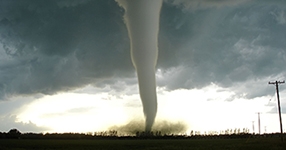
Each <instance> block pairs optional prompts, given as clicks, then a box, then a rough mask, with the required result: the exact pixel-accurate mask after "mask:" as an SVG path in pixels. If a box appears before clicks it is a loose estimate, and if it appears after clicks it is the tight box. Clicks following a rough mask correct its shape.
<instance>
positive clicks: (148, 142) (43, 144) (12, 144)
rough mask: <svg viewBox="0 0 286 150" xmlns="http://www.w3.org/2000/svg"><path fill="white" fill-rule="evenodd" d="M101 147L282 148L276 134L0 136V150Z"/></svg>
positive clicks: (87, 149) (283, 144)
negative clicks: (215, 136) (247, 136)
mask: <svg viewBox="0 0 286 150" xmlns="http://www.w3.org/2000/svg"><path fill="white" fill-rule="evenodd" d="M33 149H34V150H94V149H96V150H100V149H110V150H114V149H124V150H128V149H132V150H133V149H139V150H157V149H168V150H175V149H176V150H177V149H181V150H184V149H192V150H203V149H211V150H216V149H217V150H221V149H229V150H238V149H239V150H245V149H251V150H261V149H267V150H285V149H286V141H284V142H282V141H281V140H280V139H279V138H251V139H100V140H98V139H97V140H94V139H90V140H87V139H85V140H83V139H82V140H48V139H45V140H43V139H41V140H40V139H34V140H31V139H1V140H0V150H33Z"/></svg>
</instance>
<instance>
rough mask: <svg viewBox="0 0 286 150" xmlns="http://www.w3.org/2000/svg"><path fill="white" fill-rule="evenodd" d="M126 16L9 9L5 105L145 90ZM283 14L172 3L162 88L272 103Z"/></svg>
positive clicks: (69, 8)
mask: <svg viewBox="0 0 286 150" xmlns="http://www.w3.org/2000/svg"><path fill="white" fill-rule="evenodd" d="M123 13H124V11H123V9H122V8H120V7H119V6H118V5H117V3H116V2H115V1H114V0H98V1H89V0H85V1H76V0H74V1H66V0H60V1H59V0H50V1H44V0H26V1H21V0H13V1H9V0H3V1H1V2H0V99H1V100H5V99H9V97H11V96H14V95H33V94H39V93H41V94H55V93H59V92H64V91H70V90H74V89H78V88H82V87H86V86H87V85H91V86H94V87H97V88H105V87H111V88H112V87H114V90H116V91H118V92H124V90H123V89H122V88H127V85H134V84H137V83H136V82H135V81H136V80H134V78H135V69H134V68H133V66H132V62H131V59H130V54H129V49H130V47H129V45H130V43H129V39H128V33H127V29H126V27H125V25H124V22H123V21H122V16H123ZM285 13H286V3H285V2H283V1H271V2H268V1H264V2H260V1H258V0H251V1H243V2H239V3H238V2H236V1H217V2H210V1H207V0H206V1H203V2H198V1H195V0H194V1H183V0H172V1H170V0H167V1H164V3H163V6H162V10H161V18H160V32H159V39H158V41H159V55H158V62H157V69H158V70H157V84H158V86H159V87H163V88H165V89H166V90H175V89H182V88H184V89H192V88H203V87H205V86H208V85H210V84H216V85H218V86H221V87H224V88H228V89H230V90H232V91H234V92H236V93H237V94H238V95H243V96H245V97H248V98H254V97H259V96H262V95H267V94H272V91H270V92H269V90H268V89H269V87H268V86H267V82H268V81H269V80H283V79H285V76H286V71H285V69H286V67H285V64H286V50H285V47H286V42H285V41H286V34H285V31H286V14H285ZM119 82H120V83H121V84H123V85H126V86H123V87H121V88H118V86H116V85H117V84H118V83H119ZM283 89H285V88H283V86H281V90H283Z"/></svg>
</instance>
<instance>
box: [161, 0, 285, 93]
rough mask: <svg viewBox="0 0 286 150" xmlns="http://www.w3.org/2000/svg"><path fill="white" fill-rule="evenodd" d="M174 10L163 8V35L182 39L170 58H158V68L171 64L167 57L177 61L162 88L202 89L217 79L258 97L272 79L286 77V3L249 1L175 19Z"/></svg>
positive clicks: (191, 13)
mask: <svg viewBox="0 0 286 150" xmlns="http://www.w3.org/2000/svg"><path fill="white" fill-rule="evenodd" d="M164 8H165V9H164ZM174 9H176V8H173V7H171V6H169V7H168V6H166V7H163V9H162V19H163V20H164V19H165V20H168V19H169V21H168V22H169V24H167V25H166V24H164V23H162V24H161V26H162V28H161V31H162V30H163V31H162V32H163V33H162V32H161V33H162V34H164V36H162V37H161V39H162V40H164V39H171V38H173V39H175V40H178V41H179V42H175V44H178V45H175V46H174V47H172V50H170V51H169V52H170V53H168V56H169V58H167V57H165V58H161V59H160V58H159V59H158V61H159V63H158V67H161V66H163V67H164V64H167V63H165V62H162V61H164V59H165V61H167V60H168V59H175V61H173V64H174V65H173V68H171V69H170V68H168V67H166V68H165V75H166V77H164V78H162V79H159V81H158V82H159V85H160V86H166V87H167V88H169V89H170V90H173V89H177V88H194V87H197V88H201V87H204V86H207V85H209V84H210V83H211V82H213V83H215V84H218V85H219V86H222V87H230V88H231V89H232V90H234V91H236V92H238V93H240V94H243V93H246V96H247V97H249V98H253V97H256V96H261V95H264V94H267V91H266V90H265V89H266V88H267V82H268V80H276V79H284V78H285V75H286V74H285V65H284V64H285V61H286V51H285V47H286V43H285V42H284V41H285V40H286V36H285V29H286V22H285V20H286V15H284V13H285V11H286V9H285V5H275V4H273V3H272V4H268V3H262V4H259V3H257V2H248V3H243V4H240V5H239V6H232V7H230V6H229V7H220V8H209V9H200V10H196V11H194V12H186V11H184V12H182V13H181V14H182V15H174V17H170V16H169V15H168V14H167V12H171V11H172V10H174ZM170 10H171V11H170ZM172 19H173V20H172ZM172 21H173V22H172ZM177 23H179V26H178V24H177ZM164 31H166V32H164ZM162 34H161V35H162ZM172 44H173V43H171V44H170V45H171V46H172ZM165 46H166V45H163V46H162V45H161V47H164V48H165ZM164 48H162V49H160V52H161V51H164ZM163 55H164V54H163ZM159 56H160V55H159ZM176 64H179V65H176ZM178 66H179V67H178ZM166 70H167V71H166ZM163 74H164V73H163ZM172 81H175V82H172ZM253 92H256V93H253ZM265 92H266V93H265Z"/></svg>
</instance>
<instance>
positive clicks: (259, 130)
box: [257, 112, 261, 135]
mask: <svg viewBox="0 0 286 150" xmlns="http://www.w3.org/2000/svg"><path fill="white" fill-rule="evenodd" d="M257 114H258V133H259V135H260V133H261V129H260V112H258V113H257Z"/></svg>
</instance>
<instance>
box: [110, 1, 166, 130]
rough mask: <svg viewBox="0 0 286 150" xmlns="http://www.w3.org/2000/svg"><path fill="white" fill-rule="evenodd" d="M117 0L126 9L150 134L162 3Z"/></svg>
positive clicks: (154, 108) (154, 115) (131, 44)
mask: <svg viewBox="0 0 286 150" xmlns="http://www.w3.org/2000/svg"><path fill="white" fill-rule="evenodd" d="M116 1H117V2H118V4H119V5H120V6H122V7H123V8H124V9H125V15H124V21H125V24H126V26H127V30H128V35H129V38H130V48H131V59H132V63H133V65H134V67H135V69H136V72H137V76H138V84H139V92H140V97H141V101H142V105H143V112H144V115H145V131H146V132H150V131H151V129H152V126H153V123H154V120H155V118H156V114H157V95H156V78H155V66H156V63H157V57H158V32H159V17H160V10H161V6H162V0H116Z"/></svg>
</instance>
